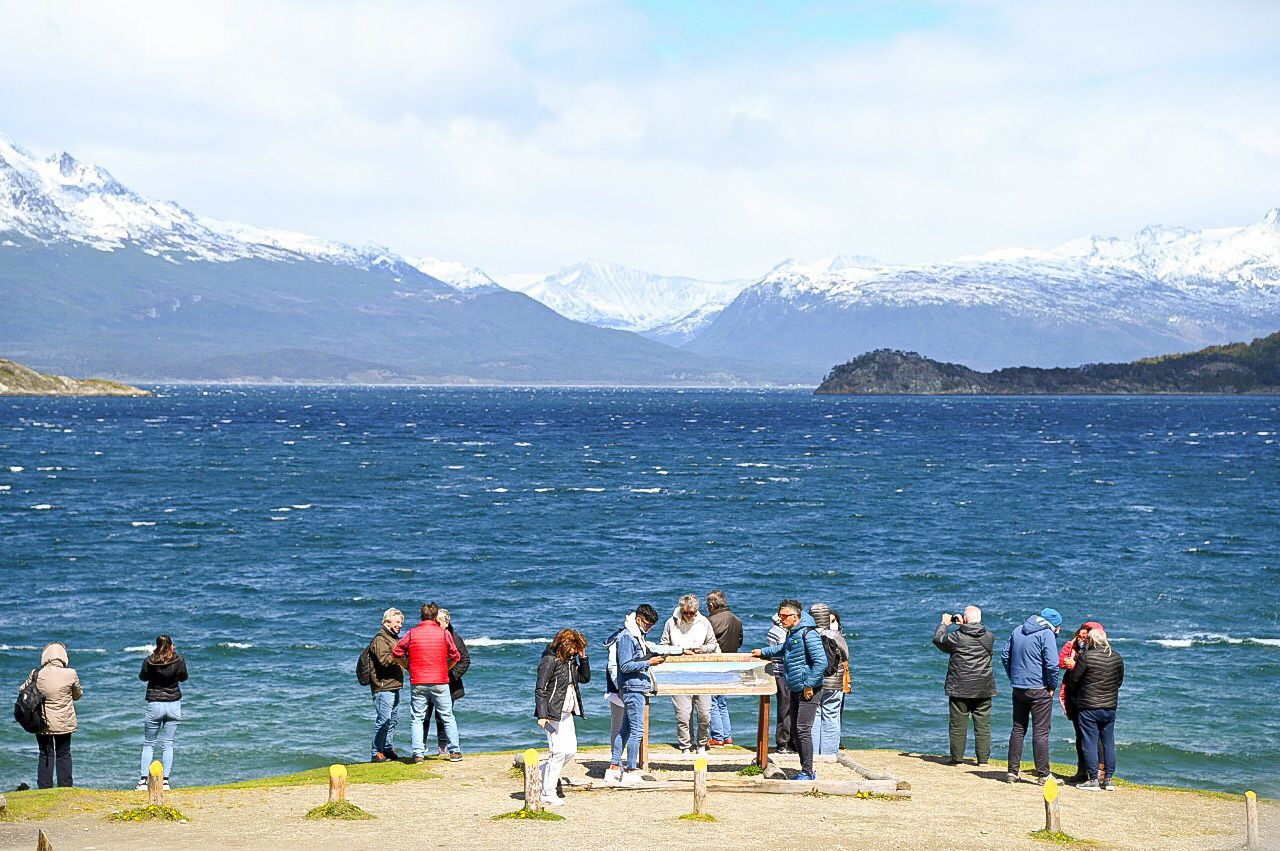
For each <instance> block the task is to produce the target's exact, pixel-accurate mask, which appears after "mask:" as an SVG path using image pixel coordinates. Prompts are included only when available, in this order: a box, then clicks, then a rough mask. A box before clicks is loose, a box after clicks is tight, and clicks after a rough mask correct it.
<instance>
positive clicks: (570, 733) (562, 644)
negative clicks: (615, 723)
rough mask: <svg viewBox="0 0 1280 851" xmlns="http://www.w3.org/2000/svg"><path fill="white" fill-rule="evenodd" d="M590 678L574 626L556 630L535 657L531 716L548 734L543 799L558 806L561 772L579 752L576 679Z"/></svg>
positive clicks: (582, 642) (581, 638)
mask: <svg viewBox="0 0 1280 851" xmlns="http://www.w3.org/2000/svg"><path fill="white" fill-rule="evenodd" d="M590 681H591V663H590V662H589V661H588V659H587V639H586V637H585V636H583V634H582V633H580V632H578V631H577V630H576V629H562V630H560V631H559V632H558V633H556V637H555V638H553V639H552V640H551V644H549V645H548V646H547V649H546V650H544V651H542V658H541V659H540V660H539V661H538V681H537V684H536V685H535V686H534V690H533V717H534V718H535V719H537V721H538V726H539V727H541V728H542V729H543V731H544V732H545V733H546V734H547V751H548V753H547V761H546V762H544V763H543V764H542V803H544V804H547V805H549V806H553V807H555V806H559V805H560V803H561V801H560V798H559V797H558V796H557V795H556V786H557V785H558V784H559V783H560V773H561V772H562V771H564V768H565V766H567V765H568V764H569V763H570V762H572V761H573V758H574V757H575V756H577V755H578V734H577V730H576V725H575V724H574V720H573V719H574V718H575V717H577V718H582V717H583V711H582V691H581V689H579V688H578V684H579V683H586V682H590Z"/></svg>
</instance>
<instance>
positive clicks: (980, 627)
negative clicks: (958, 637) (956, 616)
mask: <svg viewBox="0 0 1280 851" xmlns="http://www.w3.org/2000/svg"><path fill="white" fill-rule="evenodd" d="M956 632H963V633H964V634H965V635H972V636H973V637H974V638H977V637H979V636H982V635H986V634H987V627H986V626H985V625H984V624H980V623H962V624H960V626H959V627H958V628H957V629H956Z"/></svg>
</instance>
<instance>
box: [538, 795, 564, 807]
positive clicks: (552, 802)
mask: <svg viewBox="0 0 1280 851" xmlns="http://www.w3.org/2000/svg"><path fill="white" fill-rule="evenodd" d="M542 806H544V807H563V806H564V801H562V800H560V799H559V798H555V797H552V798H543V799H542Z"/></svg>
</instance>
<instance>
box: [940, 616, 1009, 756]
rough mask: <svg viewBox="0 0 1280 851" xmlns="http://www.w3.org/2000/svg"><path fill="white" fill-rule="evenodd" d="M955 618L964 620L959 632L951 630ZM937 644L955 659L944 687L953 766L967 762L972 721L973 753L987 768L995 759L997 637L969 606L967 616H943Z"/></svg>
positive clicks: (958, 627) (949, 665)
mask: <svg viewBox="0 0 1280 851" xmlns="http://www.w3.org/2000/svg"><path fill="white" fill-rule="evenodd" d="M953 618H960V623H959V626H957V627H956V628H955V629H951V624H952V620H953ZM933 643H934V645H935V646H937V648H938V649H939V650H941V651H942V652H943V653H946V654H947V655H948V656H950V657H951V658H950V660H949V661H948V662H947V679H946V683H945V685H944V689H945V691H946V693H947V703H948V704H949V708H950V716H951V717H950V724H949V732H950V738H951V764H952V765H960V764H961V763H962V762H963V761H964V751H965V746H966V744H967V740H968V737H969V723H970V719H972V722H973V753H974V756H976V757H977V758H978V765H986V764H987V760H989V759H990V758H991V698H992V697H994V696H995V693H996V675H995V671H994V670H993V669H992V666H991V654H992V651H993V650H994V649H995V645H996V637H995V635H994V634H993V633H992V632H991V631H990V630H988V629H987V628H986V627H985V626H983V625H982V609H979V608H978V607H977V606H969V607H968V608H966V609H965V610H964V615H963V616H960V615H954V616H953V615H952V614H950V613H949V612H943V613H942V622H941V623H939V624H938V628H937V629H935V630H934V631H933Z"/></svg>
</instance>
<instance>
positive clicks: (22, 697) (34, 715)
mask: <svg viewBox="0 0 1280 851" xmlns="http://www.w3.org/2000/svg"><path fill="white" fill-rule="evenodd" d="M43 667H44V665H41V666H40V668H43ZM40 668H36V669H35V670H34V671H32V672H31V676H29V677H27V681H26V682H25V683H23V684H22V687H21V688H19V689H18V699H17V700H15V701H14V702H13V720H14V721H17V722H18V723H19V724H21V725H22V729H24V730H26V731H27V732H28V733H39V732H40V731H42V730H43V729H44V728H45V723H44V695H43V694H41V693H40V689H39V688H37V687H36V677H37V676H38V675H39V674H40Z"/></svg>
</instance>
